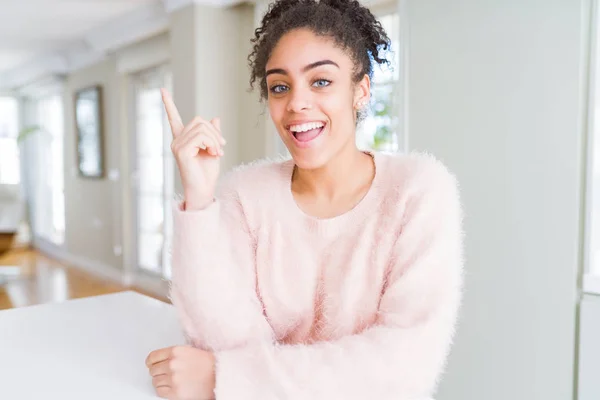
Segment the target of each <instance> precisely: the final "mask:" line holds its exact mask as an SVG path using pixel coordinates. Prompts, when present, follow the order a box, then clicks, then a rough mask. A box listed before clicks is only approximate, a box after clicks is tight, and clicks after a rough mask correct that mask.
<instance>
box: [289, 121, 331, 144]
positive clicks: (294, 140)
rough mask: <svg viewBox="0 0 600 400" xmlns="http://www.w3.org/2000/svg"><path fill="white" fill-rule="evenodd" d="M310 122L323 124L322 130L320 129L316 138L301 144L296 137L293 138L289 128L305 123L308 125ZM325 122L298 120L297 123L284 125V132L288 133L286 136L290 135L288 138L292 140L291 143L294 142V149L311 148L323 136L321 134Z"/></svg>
mask: <svg viewBox="0 0 600 400" xmlns="http://www.w3.org/2000/svg"><path fill="white" fill-rule="evenodd" d="M310 122H320V123H322V124H323V128H321V132H320V133H319V134H318V135H317V137H315V138H314V139H312V140H311V141H308V142H301V141H299V140H298V139H296V136H294V134H293V133H292V131H290V127H291V126H292V125H301V124H306V123H310ZM327 125H328V124H327V122H325V121H320V120H302V121H300V120H298V121H291V122H290V123H289V124H287V125H285V130H286V131H287V132H288V134H289V135H290V138H291V139H292V142H294V145H295V146H296V147H299V148H302V149H306V148H309V147H312V146H314V145H315V143H316V142H317V140H318V139H319V138H320V137H321V136H323V133H324V131H325V129H326V128H327Z"/></svg>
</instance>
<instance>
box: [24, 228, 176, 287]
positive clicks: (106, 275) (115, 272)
mask: <svg viewBox="0 0 600 400" xmlns="http://www.w3.org/2000/svg"><path fill="white" fill-rule="evenodd" d="M33 245H34V248H36V249H37V250H39V251H40V252H42V253H44V254H46V255H48V256H49V257H51V258H54V259H56V260H58V261H60V262H63V263H65V264H67V265H70V266H72V267H74V268H79V269H81V270H83V271H85V272H88V273H89V274H91V275H94V276H97V277H99V278H102V279H107V280H109V281H112V282H114V283H117V284H119V285H122V286H125V287H127V288H137V289H140V290H142V291H144V292H147V293H148V294H151V295H153V296H157V297H160V298H162V299H167V298H168V293H169V283H168V282H167V281H166V280H164V279H162V278H160V277H158V276H149V275H145V274H142V273H140V274H135V275H132V274H130V273H127V272H126V271H124V270H121V269H118V268H115V267H113V266H110V265H107V264H104V263H101V262H98V261H95V260H90V259H88V258H85V257H82V256H78V255H74V254H70V253H69V252H68V251H66V250H65V249H64V248H63V247H60V246H57V245H55V244H53V243H50V242H48V241H46V240H43V239H40V238H34V239H33Z"/></svg>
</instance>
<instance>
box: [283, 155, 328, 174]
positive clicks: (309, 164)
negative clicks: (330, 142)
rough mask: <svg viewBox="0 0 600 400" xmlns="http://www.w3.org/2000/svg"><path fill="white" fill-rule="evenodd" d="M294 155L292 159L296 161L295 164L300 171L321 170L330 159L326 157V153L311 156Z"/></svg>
mask: <svg viewBox="0 0 600 400" xmlns="http://www.w3.org/2000/svg"><path fill="white" fill-rule="evenodd" d="M290 153H291V154H292V158H293V160H294V164H296V165H297V166H298V168H300V169H304V170H311V169H319V168H322V167H324V166H325V165H326V164H327V162H328V161H329V158H328V157H327V156H326V153H325V152H322V153H319V154H314V155H309V154H294V153H292V152H290Z"/></svg>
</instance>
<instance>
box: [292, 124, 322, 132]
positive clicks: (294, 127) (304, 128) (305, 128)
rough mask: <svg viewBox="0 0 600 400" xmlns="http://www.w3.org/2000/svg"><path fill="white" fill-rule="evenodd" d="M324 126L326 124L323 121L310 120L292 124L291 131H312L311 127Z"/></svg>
mask: <svg viewBox="0 0 600 400" xmlns="http://www.w3.org/2000/svg"><path fill="white" fill-rule="evenodd" d="M323 126H325V124H323V123H322V122H308V123H306V124H300V125H292V126H290V131H292V132H306V131H310V130H311V129H317V128H322V127H323Z"/></svg>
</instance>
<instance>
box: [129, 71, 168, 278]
mask: <svg viewBox="0 0 600 400" xmlns="http://www.w3.org/2000/svg"><path fill="white" fill-rule="evenodd" d="M170 80H171V77H170V74H169V73H168V72H167V71H166V70H165V69H164V68H153V69H151V70H148V71H145V72H142V73H139V74H136V75H134V77H133V90H134V96H133V100H134V110H135V138H134V142H135V143H134V146H133V147H134V151H135V156H134V162H135V165H134V166H133V167H134V171H135V172H134V176H135V177H136V182H137V184H136V187H135V189H134V190H135V195H134V199H135V200H134V204H133V207H134V216H135V219H136V223H135V225H136V231H135V238H134V239H135V242H136V243H137V246H136V247H137V249H136V253H137V266H138V268H139V269H141V270H142V271H145V272H148V273H151V274H156V275H160V276H162V277H165V278H170V276H171V264H170V258H169V256H168V254H167V253H168V252H167V249H168V248H169V246H170V241H171V237H172V217H171V204H172V199H173V192H174V182H173V177H174V161H173V156H172V153H171V148H170V143H171V130H170V129H169V127H168V123H167V120H166V114H165V112H164V106H163V103H162V99H161V94H160V88H162V87H166V88H169V87H170V86H171V83H170Z"/></svg>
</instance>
